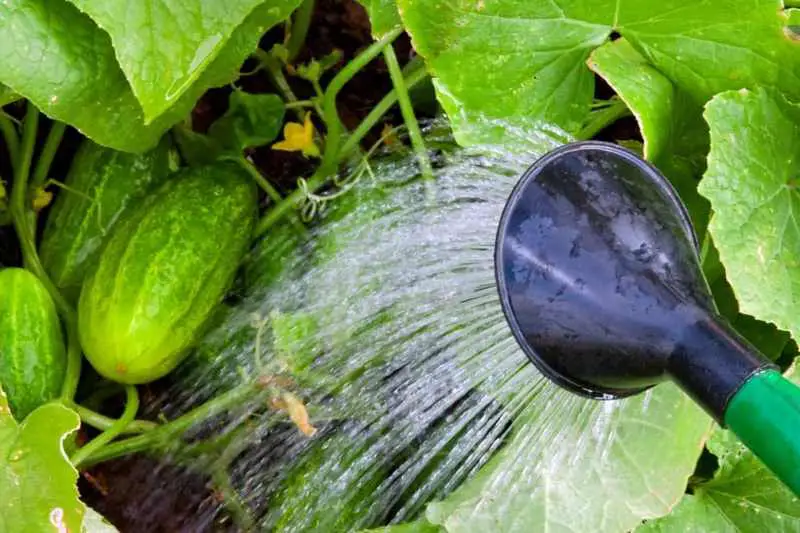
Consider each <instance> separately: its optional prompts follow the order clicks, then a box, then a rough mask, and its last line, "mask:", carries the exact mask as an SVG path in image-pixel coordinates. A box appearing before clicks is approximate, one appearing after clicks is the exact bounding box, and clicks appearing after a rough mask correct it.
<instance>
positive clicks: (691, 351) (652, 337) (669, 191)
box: [495, 141, 770, 420]
mask: <svg viewBox="0 0 800 533" xmlns="http://www.w3.org/2000/svg"><path fill="white" fill-rule="evenodd" d="M495 272H496V276H497V286H498V290H499V293H500V300H501V302H502V307H503V311H504V312H505V315H506V318H507V320H508V323H509V325H510V326H511V330H512V331H513V333H514V336H515V337H516V339H517V341H518V342H519V344H520V345H521V347H522V349H523V350H524V351H525V353H526V354H527V356H528V357H529V358H530V360H531V361H532V362H533V363H534V364H535V365H536V366H537V367H538V368H539V370H540V371H541V372H542V373H543V374H544V375H545V376H547V377H548V378H550V379H551V380H553V381H555V382H556V383H558V384H559V385H561V386H563V387H565V388H567V389H569V390H571V391H573V392H576V393H579V394H582V395H584V396H589V397H592V398H599V399H612V398H619V397H624V396H629V395H632V394H636V393H639V392H641V391H643V390H645V389H647V388H648V387H651V386H653V385H655V384H656V383H658V382H660V381H662V380H665V379H670V378H671V379H674V380H675V381H676V382H678V384H680V385H681V386H682V387H683V388H684V389H685V390H686V391H687V392H688V393H689V394H690V395H692V396H693V397H694V398H695V399H696V400H697V401H698V403H700V404H701V405H703V406H704V407H705V408H706V409H707V410H708V411H709V412H710V413H711V414H712V415H714V416H715V417H716V418H717V419H718V420H720V419H721V417H722V413H724V411H725V407H726V405H727V403H728V401H729V399H730V397H731V396H732V394H733V393H734V392H735V391H736V390H737V389H738V387H739V386H740V385H741V384H742V382H743V381H745V380H746V379H747V378H748V377H749V376H751V375H752V374H753V373H754V372H756V371H758V370H760V369H763V368H764V367H766V366H769V364H770V363H769V362H768V361H766V360H765V359H763V358H762V357H761V356H759V355H758V352H757V351H756V350H755V349H754V348H752V346H750V345H748V344H747V342H746V341H744V340H743V339H742V338H741V337H739V336H738V335H737V334H736V333H735V332H734V331H733V330H732V329H731V328H730V327H729V326H728V325H727V324H726V323H725V321H724V320H722V319H721V318H719V317H718V316H717V313H716V309H715V307H714V304H713V301H712V298H711V295H710V292H709V289H708V286H707V283H706V281H705V279H704V278H703V274H702V271H701V269H700V261H699V258H698V254H697V240H696V237H695V235H694V232H693V230H692V226H691V222H690V219H689V216H688V214H687V212H686V209H685V208H684V206H683V204H682V203H681V201H680V199H679V198H678V196H677V194H676V192H675V191H674V190H673V188H672V186H671V185H670V183H669V182H668V181H667V180H666V178H664V176H662V175H661V174H660V173H659V172H658V170H656V169H655V168H654V167H652V166H651V165H649V164H648V163H647V162H645V161H643V160H642V159H640V158H639V157H638V156H637V155H635V154H634V153H633V152H630V151H628V150H626V149H624V148H621V147H619V146H617V145H614V144H609V143H603V142H593V141H591V142H582V143H575V144H570V145H566V146H563V147H561V148H559V149H557V150H555V151H553V152H550V153H549V154H547V155H545V156H544V157H542V158H541V159H539V160H538V161H537V162H536V163H534V164H533V166H531V167H530V168H529V169H528V170H527V171H526V172H525V174H524V175H523V176H522V178H521V179H520V181H519V183H518V184H517V186H516V187H515V188H514V190H513V192H512V193H511V196H510V198H509V200H508V203H507V205H506V207H505V210H504V212H503V215H502V217H501V219H500V226H499V230H498V235H497V242H496V250H495Z"/></svg>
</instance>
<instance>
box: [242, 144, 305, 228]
mask: <svg viewBox="0 0 800 533" xmlns="http://www.w3.org/2000/svg"><path fill="white" fill-rule="evenodd" d="M235 161H236V162H237V163H238V164H239V166H241V167H242V168H243V169H244V170H245V172H247V173H248V174H249V175H250V177H252V178H253V180H254V181H255V182H256V184H258V186H259V187H260V188H261V189H262V190H263V191H264V192H265V193H267V196H269V198H270V200H272V202H273V203H274V204H275V205H279V204H280V203H281V202H283V196H281V193H279V192H278V190H277V189H276V188H275V187H273V186H272V184H271V183H270V182H269V180H267V179H266V178H265V177H264V176H262V175H261V172H259V170H258V169H257V168H256V167H255V166H254V165H253V164H252V163H251V162H250V161H248V160H247V159H245V158H244V157H238V158H235ZM290 223H291V224H292V225H293V226H295V227H296V228H297V229H299V230H301V231H302V232H305V230H306V227H305V226H304V225H303V224H302V222H300V220H299V219H298V218H297V217H292V218H291V220H290Z"/></svg>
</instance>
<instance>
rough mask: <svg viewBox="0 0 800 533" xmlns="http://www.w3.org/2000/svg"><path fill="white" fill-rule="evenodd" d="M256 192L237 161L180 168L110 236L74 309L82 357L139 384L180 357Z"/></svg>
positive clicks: (248, 223) (242, 244)
mask: <svg viewBox="0 0 800 533" xmlns="http://www.w3.org/2000/svg"><path fill="white" fill-rule="evenodd" d="M256 199H257V197H256V190H255V186H254V184H253V183H252V181H250V180H249V178H248V176H246V175H243V173H242V171H241V169H239V167H237V166H236V165H233V164H216V165H210V166H206V167H201V168H192V169H188V170H183V171H181V172H179V173H177V174H176V175H174V176H172V177H171V178H170V179H169V180H168V181H167V182H166V183H165V184H164V185H162V186H161V187H160V188H158V189H156V190H155V191H153V192H152V193H151V194H149V195H148V196H147V197H146V198H145V199H144V200H143V201H142V203H141V204H140V205H138V206H136V208H135V209H133V210H131V211H129V212H127V213H126V216H125V218H124V219H123V220H121V221H120V222H119V223H118V224H117V225H116V226H115V227H114V229H113V230H112V233H111V235H110V237H109V240H108V242H107V243H106V246H105V248H104V249H103V252H102V253H101V255H100V258H99V260H98V263H97V265H96V267H95V269H94V270H93V272H92V273H91V274H90V276H89V277H88V278H87V280H86V282H85V284H84V286H83V288H82V290H81V295H80V301H79V304H78V330H79V337H80V341H81V345H82V347H83V350H84V352H85V354H86V358H87V359H88V360H89V362H91V363H92V366H94V368H95V369H96V370H97V371H98V372H99V373H100V374H102V375H103V376H105V377H106V378H108V379H111V380H114V381H118V382H121V383H129V384H138V383H146V382H149V381H153V380H155V379H158V378H160V377H162V376H164V375H166V374H167V373H168V372H170V371H171V370H172V369H173V368H175V366H176V365H177V364H178V363H179V362H180V361H181V359H182V358H183V355H184V354H185V353H186V351H187V349H188V348H189V347H190V346H191V345H192V344H193V342H194V340H195V338H196V337H197V335H198V333H199V332H200V331H201V329H202V327H203V325H204V324H205V322H206V320H207V318H208V317H209V315H210V314H211V312H212V311H213V310H214V308H215V307H216V306H217V305H218V304H219V302H220V300H221V299H222V297H223V296H224V294H225V292H226V291H227V290H228V288H229V286H230V284H231V282H232V280H233V276H234V274H235V272H236V269H237V268H238V266H239V262H240V259H241V257H242V255H243V253H244V252H245V250H246V248H247V246H248V245H249V243H250V237H251V235H252V229H253V224H254V221H255V214H256Z"/></svg>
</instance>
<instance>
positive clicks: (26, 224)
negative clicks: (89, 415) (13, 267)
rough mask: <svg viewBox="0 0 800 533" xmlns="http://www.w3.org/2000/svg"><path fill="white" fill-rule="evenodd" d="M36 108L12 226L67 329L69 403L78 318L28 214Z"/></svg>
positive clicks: (77, 357) (65, 394) (25, 135)
mask: <svg viewBox="0 0 800 533" xmlns="http://www.w3.org/2000/svg"><path fill="white" fill-rule="evenodd" d="M38 121H39V111H38V110H37V109H36V108H35V107H34V106H33V105H32V104H28V111H27V112H26V113H25V120H24V123H23V126H22V128H23V129H22V145H21V146H20V152H19V157H18V160H17V163H18V164H17V167H16V169H15V172H14V186H13V188H12V189H11V205H10V209H11V216H12V218H13V219H14V228H15V229H16V231H17V237H18V238H19V243H20V248H21V249H22V257H23V260H24V262H25V266H26V268H28V269H29V270H30V271H31V272H33V273H34V274H35V275H36V277H38V278H39V280H40V281H41V282H42V285H44V287H45V289H47V292H48V293H49V294H50V297H51V298H52V299H53V302H54V303H55V304H56V308H57V309H58V312H59V314H60V315H61V319H62V321H63V322H64V327H65V329H66V331H67V371H66V374H65V376H64V384H63V386H62V389H61V399H62V400H64V402H65V403H71V402H72V398H73V397H74V396H75V391H76V390H77V389H78V381H79V380H80V375H81V348H80V344H79V343H78V321H77V319H76V316H75V311H74V310H73V309H72V306H71V305H70V304H69V303H68V302H67V301H66V300H65V299H64V297H63V296H62V295H61V293H60V292H59V290H58V289H57V288H56V287H55V285H53V282H52V281H50V278H49V277H48V275H47V272H45V270H44V267H43V266H42V263H41V262H40V261H39V255H38V254H37V253H36V242H35V241H34V234H33V229H32V228H31V225H30V219H29V217H28V211H29V206H28V194H27V193H28V178H29V177H30V169H31V159H32V158H33V148H34V145H35V142H36V130H37V128H38Z"/></svg>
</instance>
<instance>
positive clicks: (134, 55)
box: [70, 0, 300, 123]
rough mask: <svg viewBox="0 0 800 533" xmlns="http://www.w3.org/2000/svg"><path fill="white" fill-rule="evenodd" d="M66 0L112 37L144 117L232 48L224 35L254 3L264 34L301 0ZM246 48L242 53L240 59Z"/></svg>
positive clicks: (162, 110) (182, 90) (170, 102)
mask: <svg viewBox="0 0 800 533" xmlns="http://www.w3.org/2000/svg"><path fill="white" fill-rule="evenodd" d="M70 2H72V4H74V5H75V6H77V7H78V9H80V10H81V11H83V12H84V13H86V14H87V15H89V16H90V17H91V18H92V20H94V22H95V23H97V25H98V26H100V28H102V29H103V30H105V31H106V33H108V35H109V36H110V37H111V43H112V44H113V46H114V54H115V56H116V58H117V62H118V63H119V65H120V67H121V69H122V72H123V73H124V74H125V78H126V79H127V80H128V83H129V84H130V86H131V88H132V89H133V94H134V95H135V96H136V99H137V100H138V101H139V103H140V104H141V107H142V109H143V110H144V118H145V122H146V123H149V122H152V121H153V120H154V119H155V118H157V117H158V116H160V115H162V114H163V113H165V112H166V111H167V110H168V109H170V108H171V107H172V106H173V105H174V104H175V103H176V102H177V101H178V99H179V98H180V97H181V96H182V95H183V94H184V93H185V92H186V91H188V90H189V88H190V87H192V85H193V84H194V83H195V82H197V81H198V80H200V76H201V75H202V74H203V72H204V71H205V70H206V69H208V68H214V67H215V65H214V61H215V60H216V58H217V57H218V56H220V55H224V54H226V53H229V52H230V50H226V45H227V43H228V41H229V40H231V39H232V38H233V35H234V32H236V30H237V28H239V27H240V26H241V25H242V24H243V22H244V20H245V18H246V17H247V16H248V15H249V14H250V13H251V12H253V10H254V9H255V8H256V7H258V6H262V5H263V8H262V9H263V10H264V11H263V15H266V16H264V17H262V20H261V27H260V28H259V30H260V31H259V34H262V33H263V32H264V31H265V30H266V29H267V28H269V27H271V26H273V25H275V24H277V23H278V22H281V21H282V20H284V19H285V18H286V17H288V16H289V14H290V13H291V12H292V11H293V10H294V9H295V8H296V7H297V6H298V5H299V4H300V0H268V1H267V2H265V1H264V0H229V1H227V2H216V1H213V0H211V1H209V0H143V1H139V2H135V3H132V4H129V3H127V2H107V1H105V0H70ZM145 28H146V31H143V29H145ZM253 48H255V46H253ZM250 51H252V50H247V51H245V55H240V56H239V57H238V58H237V61H238V63H241V62H242V61H243V60H244V57H245V56H246V54H247V53H249V52H250ZM235 66H236V67H238V64H237V65H235Z"/></svg>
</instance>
